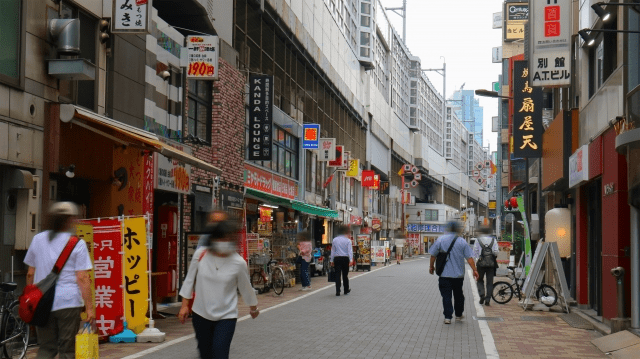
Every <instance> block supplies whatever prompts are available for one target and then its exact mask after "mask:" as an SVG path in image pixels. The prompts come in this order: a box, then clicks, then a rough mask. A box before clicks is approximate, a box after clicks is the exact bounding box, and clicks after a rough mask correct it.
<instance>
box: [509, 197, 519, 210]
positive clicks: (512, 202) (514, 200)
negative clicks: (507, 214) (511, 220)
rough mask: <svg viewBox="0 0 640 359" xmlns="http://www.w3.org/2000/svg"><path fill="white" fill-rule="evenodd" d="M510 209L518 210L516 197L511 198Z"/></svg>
mask: <svg viewBox="0 0 640 359" xmlns="http://www.w3.org/2000/svg"><path fill="white" fill-rule="evenodd" d="M510 201H511V207H513V208H518V199H517V198H516V197H511V200H510Z"/></svg>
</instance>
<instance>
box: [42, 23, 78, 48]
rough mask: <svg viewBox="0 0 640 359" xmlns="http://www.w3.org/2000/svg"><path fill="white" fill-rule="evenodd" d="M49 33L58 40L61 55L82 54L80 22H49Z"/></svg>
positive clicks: (57, 45) (57, 44)
mask: <svg viewBox="0 0 640 359" xmlns="http://www.w3.org/2000/svg"><path fill="white" fill-rule="evenodd" d="M49 33H50V34H51V37H53V38H54V39H55V40H56V42H55V43H56V47H57V48H58V54H59V55H79V54H80V20H79V19H53V20H49Z"/></svg>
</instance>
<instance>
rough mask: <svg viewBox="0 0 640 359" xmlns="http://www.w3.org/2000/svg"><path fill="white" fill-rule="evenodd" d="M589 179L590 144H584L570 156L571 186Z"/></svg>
mask: <svg viewBox="0 0 640 359" xmlns="http://www.w3.org/2000/svg"><path fill="white" fill-rule="evenodd" d="M588 180H589V145H584V146H582V147H580V148H578V149H577V150H576V152H574V153H573V154H572V155H571V157H569V188H573V187H575V186H576V185H577V184H579V183H581V182H583V181H588Z"/></svg>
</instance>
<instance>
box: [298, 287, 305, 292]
mask: <svg viewBox="0 0 640 359" xmlns="http://www.w3.org/2000/svg"><path fill="white" fill-rule="evenodd" d="M305 288H306V287H302V288H300V289H298V292H299V291H301V290H304V289H305Z"/></svg>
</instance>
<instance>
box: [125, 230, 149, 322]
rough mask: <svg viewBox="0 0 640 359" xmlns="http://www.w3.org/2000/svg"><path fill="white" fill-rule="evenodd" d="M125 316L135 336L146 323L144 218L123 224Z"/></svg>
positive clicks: (146, 284) (147, 291)
mask: <svg viewBox="0 0 640 359" xmlns="http://www.w3.org/2000/svg"><path fill="white" fill-rule="evenodd" d="M122 237H123V244H124V260H123V263H124V300H125V303H124V314H125V318H126V319H127V327H128V328H129V329H131V330H133V332H134V333H136V334H138V333H140V332H142V331H143V330H144V328H145V324H146V323H147V317H146V315H147V311H148V310H149V302H148V299H149V279H148V278H149V277H148V276H147V227H146V221H145V218H144V217H138V218H128V219H125V220H124V230H123V233H122Z"/></svg>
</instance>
